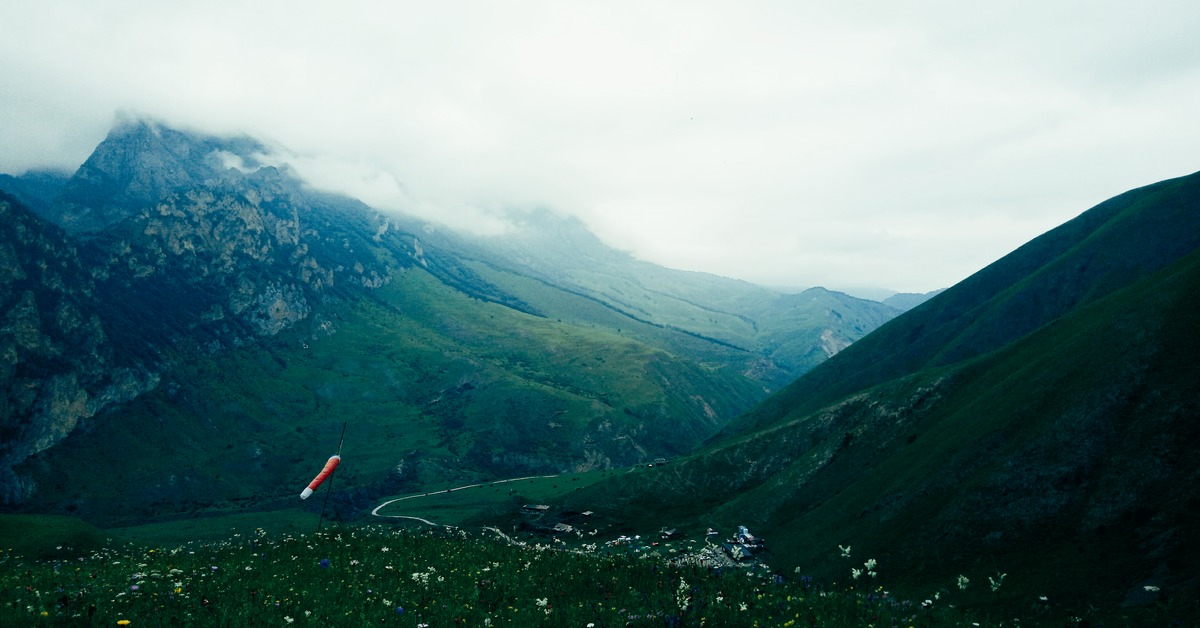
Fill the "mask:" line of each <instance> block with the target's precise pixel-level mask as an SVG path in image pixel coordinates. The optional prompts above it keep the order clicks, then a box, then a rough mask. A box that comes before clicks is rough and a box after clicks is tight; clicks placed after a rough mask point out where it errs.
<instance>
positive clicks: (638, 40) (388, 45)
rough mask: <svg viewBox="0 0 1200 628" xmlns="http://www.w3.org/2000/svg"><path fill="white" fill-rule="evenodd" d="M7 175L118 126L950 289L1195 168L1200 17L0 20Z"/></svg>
mask: <svg viewBox="0 0 1200 628" xmlns="http://www.w3.org/2000/svg"><path fill="white" fill-rule="evenodd" d="M0 21H3V23H4V24H6V25H13V27H12V28H10V29H8V30H9V32H8V33H7V34H6V36H5V37H4V38H3V40H2V41H0V138H3V142H2V145H3V150H0V172H7V173H10V174H21V173H22V172H24V171H25V170H27V169H29V168H45V167H52V168H60V169H74V167H75V166H77V165H78V164H79V163H81V162H82V161H83V159H85V158H86V157H87V155H88V153H89V152H90V150H91V148H92V147H93V146H95V145H96V144H97V143H98V142H99V141H100V140H102V139H103V138H104V136H105V133H106V132H107V130H108V128H109V127H110V126H111V124H112V122H113V118H114V115H116V114H117V112H121V111H127V112H134V113H135V114H138V115H148V116H151V117H154V118H157V119H161V120H163V121H165V122H166V123H168V124H171V125H172V126H175V127H182V128H191V129H195V130H198V131H203V132H206V133H216V134H221V135H227V134H230V133H248V134H250V135H252V136H254V137H256V138H260V139H262V140H263V141H264V142H266V143H268V144H271V145H272V147H273V149H274V148H278V147H287V150H288V151H290V154H289V156H288V160H289V161H290V162H291V163H293V165H294V166H295V168H296V169H297V170H298V171H300V172H302V173H303V174H304V176H305V177H307V178H308V180H309V181H310V182H312V183H313V184H315V185H319V186H322V187H325V188H329V189H332V190H336V191H340V192H346V193H349V194H351V195H352V196H354V197H356V198H361V199H363V200H364V201H365V202H367V203H369V204H371V205H373V206H376V207H378V208H380V209H385V210H402V211H404V212H407V213H409V214H415V215H418V216H422V217H424V218H426V219H429V220H435V221H438V222H443V223H447V224H450V225H452V226H455V227H464V226H467V227H471V228H474V229H478V230H482V231H486V232H492V233H495V232H503V231H504V230H505V229H506V228H508V226H509V225H508V224H507V222H506V221H505V214H506V212H508V211H510V210H511V209H512V208H525V209H528V208H535V207H543V208H551V209H553V210H555V211H558V212H562V213H566V214H569V215H572V216H576V217H579V218H580V219H582V220H583V221H584V223H585V224H587V226H588V227H589V228H590V229H591V230H592V231H594V232H595V233H597V234H598V235H599V236H600V237H601V238H602V239H603V240H604V241H605V242H606V243H607V244H609V245H611V246H613V247H616V248H619V249H621V250H626V251H630V252H632V253H633V254H635V255H636V256H638V257H639V258H642V259H645V260H648V261H652V262H655V263H658V264H661V265H665V266H668V267H673V268H680V269H686V270H700V271H706V272H712V273H716V274H720V275H724V276H730V277H735V278H740V279H745V280H749V281H753V282H756V283H760V284H764V285H771V286H802V287H809V286H814V285H824V286H826V287H830V288H835V289H836V288H848V287H851V286H868V287H870V286H878V287H881V288H886V289H890V290H895V291H900V292H927V291H930V290H933V289H937V288H943V287H947V286H949V285H952V284H953V283H956V282H957V281H959V280H960V279H962V278H964V277H966V276H967V275H969V274H970V273H972V272H974V271H975V270H978V269H979V268H982V267H983V266H984V265H985V264H987V263H989V262H990V261H992V260H994V259H996V258H998V257H1000V256H1001V255H1003V254H1004V253H1006V252H1007V251H1010V250H1012V249H1013V248H1015V247H1016V246H1017V245H1019V244H1020V243H1022V242H1024V241H1027V240H1028V239H1030V238H1031V237H1033V236H1035V235H1037V234H1038V233H1041V232H1043V231H1045V230H1047V229H1049V228H1051V227H1053V226H1054V225H1057V224H1059V223H1061V222H1063V221H1064V220H1066V219H1069V218H1071V217H1072V216H1073V215H1075V213H1077V212H1078V211H1079V208H1081V207H1088V206H1091V205H1093V204H1095V203H1097V202H1099V201H1101V200H1103V199H1105V198H1108V197H1110V196H1112V195H1114V194H1116V193H1119V192H1121V191H1123V190H1125V189H1129V188H1132V187H1135V186H1137V185H1141V184H1143V183H1144V182H1145V181H1155V180H1161V179H1165V178H1169V177H1174V176H1180V175H1183V174H1186V173H1188V172H1191V171H1192V170H1193V169H1194V167H1195V164H1196V163H1197V162H1200V148H1198V147H1200V141H1198V140H1200V122H1198V121H1197V118H1196V116H1195V115H1194V112H1195V111H1197V110H1200V80H1197V77H1198V76H1200V74H1198V73H1200V51H1198V48H1197V47H1196V46H1195V45H1194V37H1195V32H1196V31H1197V26H1200V5H1197V4H1196V3H1193V2H1182V1H1176V0H1151V1H1148V2H1142V3H1138V4H1137V5H1136V6H1133V5H1129V4H1128V3H1116V2H1101V3H1091V4H1089V5H1087V6H1086V10H1084V8H1081V7H1080V6H1078V5H1076V4H1075V3H1072V2H1067V1H1064V0H1055V1H1052V2H1036V3H1035V2H1031V1H1022V2H1009V3H1004V4H1003V5H996V6H977V5H964V4H961V3H953V2H941V1H933V2H923V3H920V4H918V5H915V6H903V7H901V6H895V7H893V6H888V5H882V6H881V5H879V4H878V3H856V2H851V3H838V4H837V5H833V6H829V5H820V4H814V3H763V4H754V5H744V4H741V3H722V2H687V3H683V2H667V3H654V4H653V5H651V6H647V5H645V4H644V3H632V2H617V3H605V4H604V5H595V6H588V5H579V4H569V5H567V4H560V3H546V4H543V3H536V2H517V3H505V4H504V5H496V4H493V3H487V2H465V3H454V4H451V5H415V4H404V5H392V4H387V3H378V2H367V1H355V2H347V3H339V4H338V5H336V6H334V5H330V4H328V3H319V2H311V1H307V2H289V3H282V2H263V3H254V4H252V5H246V4H245V3H235V2H232V1H228V0H217V1H213V2H205V3H199V4H189V5H186V6H177V5H169V4H167V5H164V4H160V3H151V2H144V1H140V0H103V1H100V2H79V1H66V2H56V3H49V4H48V3H19V2H11V3H5V5H4V6H3V7H0Z"/></svg>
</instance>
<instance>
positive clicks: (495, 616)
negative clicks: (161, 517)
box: [0, 526, 1028, 626]
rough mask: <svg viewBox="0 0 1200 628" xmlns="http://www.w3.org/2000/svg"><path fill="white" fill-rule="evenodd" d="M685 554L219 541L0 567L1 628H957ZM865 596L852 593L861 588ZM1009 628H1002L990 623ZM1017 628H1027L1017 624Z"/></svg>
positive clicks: (471, 537) (324, 536)
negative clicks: (941, 627) (257, 627)
mask: <svg viewBox="0 0 1200 628" xmlns="http://www.w3.org/2000/svg"><path fill="white" fill-rule="evenodd" d="M697 544H698V543H697V542H695V541H684V542H677V543H648V542H641V541H639V540H635V539H625V540H622V541H621V542H615V543H603V542H598V541H596V542H578V543H574V544H569V543H567V542H564V541H561V540H552V541H547V542H541V543H538V542H530V541H526V540H520V539H506V538H504V537H500V536H497V535H496V534H495V533H492V532H477V533H471V532H466V531H463V530H450V531H422V532H413V531H409V530H404V529H396V528H393V527H387V526H342V527H337V528H332V529H327V530H326V531H323V532H320V533H306V534H301V533H297V534H289V533H282V534H281V533H276V532H267V531H266V530H262V529H259V530H255V531H253V532H250V533H236V534H234V535H232V536H230V537H228V538H226V539H223V540H220V541H190V542H185V543H181V544H178V545H163V546H147V545H141V544H124V545H121V544H114V545H111V546H106V547H101V548H96V549H92V550H87V551H80V552H79V553H78V554H76V555H74V556H69V557H66V556H64V557H60V558H56V559H31V558H26V557H24V556H22V555H20V554H18V553H14V552H12V551H5V552H4V553H3V554H2V555H0V624H3V625H24V626H39V625H45V626H51V625H98V626H105V625H107V626H112V625H132V626H192V625H197V626H199V625H203V626H209V625H249V624H253V625H264V624H266V625H292V624H296V625H398V626H498V625H513V626H529V625H545V626H589V625H591V626H704V625H710V626H792V625H806V626H811V625H818V626H844V625H880V626H884V625H887V626H890V625H904V626H932V625H970V624H971V621H972V615H970V614H969V613H967V612H964V611H962V610H960V609H954V608H951V607H950V606H949V605H948V604H944V603H940V602H939V603H934V602H933V601H930V602H929V603H927V604H923V601H907V600H900V599H896V598H895V597H894V596H892V595H891V594H889V593H888V592H887V591H886V590H885V588H884V587H882V586H880V585H879V584H878V583H876V582H874V581H872V582H871V585H870V586H863V587H861V588H852V587H845V588H827V587H823V586H821V585H819V584H817V583H814V582H813V581H812V580H811V579H809V578H805V577H803V576H801V575H800V574H793V575H789V576H787V577H784V576H782V575H778V574H772V573H770V571H769V570H768V569H766V568H762V567H759V568H747V569H742V568H727V569H713V568H711V567H708V566H703V565H700V564H696V563H695V562H694V561H689V560H680V558H681V557H684V556H688V555H689V554H688V552H689V551H690V550H691V549H692V548H695V547H696V546H697ZM863 584H864V585H865V582H864V583H863ZM988 625H1006V622H1003V621H1000V622H990V621H989V622H988ZM1022 625H1028V624H1022Z"/></svg>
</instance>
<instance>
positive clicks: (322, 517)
mask: <svg viewBox="0 0 1200 628" xmlns="http://www.w3.org/2000/svg"><path fill="white" fill-rule="evenodd" d="M345 440H346V421H343V422H342V435H341V437H339V438H338V450H337V454H336V456H337V459H338V460H341V459H342V443H343V442H344V441H345ZM334 467H335V468H336V467H337V465H334ZM332 492H333V471H332V470H330V473H329V488H328V489H326V490H325V501H324V502H322V503H321V517H320V518H319V519H317V532H320V531H321V524H322V523H324V522H325V507H326V506H328V505H329V494H330V493H332Z"/></svg>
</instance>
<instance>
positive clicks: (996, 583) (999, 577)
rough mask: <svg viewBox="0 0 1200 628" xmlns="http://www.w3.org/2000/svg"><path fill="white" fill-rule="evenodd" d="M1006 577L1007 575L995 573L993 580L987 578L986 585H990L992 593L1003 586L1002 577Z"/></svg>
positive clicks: (989, 577)
mask: <svg viewBox="0 0 1200 628" xmlns="http://www.w3.org/2000/svg"><path fill="white" fill-rule="evenodd" d="M1007 575H1008V574H1006V573H999V572H997V573H996V577H995V578H992V577H991V576H988V584H991V585H992V591H995V590H997V589H999V588H1000V585H1002V584H1004V576H1007Z"/></svg>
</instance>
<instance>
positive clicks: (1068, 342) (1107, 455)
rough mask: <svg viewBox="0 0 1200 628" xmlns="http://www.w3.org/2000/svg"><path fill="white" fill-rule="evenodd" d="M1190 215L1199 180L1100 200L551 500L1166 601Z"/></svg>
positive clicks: (1191, 290) (923, 569) (1174, 526)
mask: <svg viewBox="0 0 1200 628" xmlns="http://www.w3.org/2000/svg"><path fill="white" fill-rule="evenodd" d="M1198 217H1200V174H1194V175H1190V176H1188V177H1183V178H1180V179H1173V180H1169V181H1165V182H1160V183H1157V184H1153V185H1151V186H1146V187H1144V188H1139V189H1138V190H1133V191H1131V192H1129V193H1126V194H1124V195H1121V196H1118V197H1116V198H1115V199H1113V200H1110V201H1107V202H1105V203H1102V204H1100V205H1098V206H1097V207H1096V208H1093V209H1092V210H1089V211H1088V212H1085V213H1084V214H1082V215H1080V217H1078V218H1076V219H1075V220H1073V221H1070V222H1068V223H1067V224H1065V225H1063V226H1062V227H1059V228H1057V229H1055V230H1051V231H1050V232H1048V233H1047V234H1044V235H1043V236H1040V237H1039V238H1036V239H1035V240H1034V241H1032V242H1031V243H1030V244H1028V245H1026V246H1024V247H1020V248H1018V249H1017V250H1016V251H1014V252H1013V253H1011V254H1010V255H1008V256H1005V257H1004V258H1002V259H1001V260H999V261H997V262H996V263H995V264H993V265H991V266H989V267H988V268H985V269H984V270H982V271H980V273H978V274H977V275H975V276H973V277H971V278H968V279H967V280H965V281H964V282H962V283H960V284H958V285H956V286H954V287H952V288H950V289H948V290H946V291H945V292H943V293H942V294H940V295H938V296H937V297H935V298H933V299H930V300H929V301H928V302H926V303H925V304H923V305H920V306H918V307H916V308H914V309H913V310H910V311H909V312H907V313H905V314H903V315H901V316H899V317H897V318H896V319H894V320H892V321H890V322H888V323H886V324H884V325H882V326H881V327H879V328H878V329H876V330H875V331H874V332H872V333H871V334H870V335H868V336H867V337H866V338H865V339H863V340H862V341H860V342H858V343H855V344H854V345H852V346H851V347H850V348H848V349H846V350H845V351H843V352H841V353H839V354H838V355H837V356H834V357H833V358H831V359H830V360H828V361H827V362H825V363H823V364H822V365H820V366H818V367H816V368H814V369H813V370H812V371H810V372H809V373H807V374H805V375H803V376H801V377H800V378H799V379H798V380H797V381H796V382H795V383H793V384H792V385H790V386H789V387H787V388H785V389H784V390H782V391H780V392H779V393H777V394H775V395H773V396H771V397H769V398H768V399H767V400H765V401H763V402H761V403H760V404H759V405H757V406H756V407H755V408H754V409H753V410H752V411H751V412H749V413H747V414H745V415H742V416H741V417H740V418H739V419H737V420H735V421H734V422H732V423H731V424H730V425H729V426H727V428H726V429H725V430H723V431H722V432H721V433H719V434H717V435H715V436H714V437H713V438H711V439H710V440H709V441H708V442H707V443H706V445H705V446H704V447H702V448H701V449H700V450H698V452H697V453H695V454H693V455H692V456H689V457H687V458H684V459H681V460H677V461H674V462H672V465H671V466H672V468H671V469H670V470H669V471H663V472H661V473H662V474H663V475H664V476H665V477H664V479H663V480H660V481H658V482H655V483H654V484H653V485H652V486H651V485H644V486H643V485H639V484H638V483H636V482H634V481H622V480H621V479H610V480H606V481H605V482H601V483H598V484H596V485H594V486H592V487H589V488H588V489H586V490H585V491H583V492H582V493H580V494H578V495H573V496H570V497H569V498H567V499H566V500H565V506H564V507H566V508H576V509H578V508H582V507H585V506H584V505H585V504H589V503H591V504H595V503H611V504H612V507H613V509H614V510H617V511H619V512H640V513H642V515H640V516H639V517H631V518H633V519H635V520H636V521H637V522H638V524H639V525H642V526H646V527H649V526H653V525H667V526H675V525H684V524H685V523H686V524H687V525H691V526H693V527H701V526H712V527H718V528H726V529H727V528H729V527H731V526H732V525H734V524H739V523H744V524H748V525H751V526H752V527H753V528H754V529H755V530H756V531H757V532H758V533H759V534H760V535H762V536H763V537H765V538H767V539H769V540H770V545H771V547H772V549H773V550H774V551H773V554H772V558H771V560H772V562H773V563H774V562H775V561H781V562H780V564H778V565H777V566H778V567H781V568H783V569H788V568H790V567H792V566H803V568H804V569H806V570H811V571H812V572H813V573H814V574H815V575H819V576H822V577H825V578H830V579H834V578H839V577H841V578H844V577H846V574H845V573H840V574H839V571H838V570H840V569H841V565H842V564H844V561H838V560H837V559H836V557H835V555H836V552H837V549H836V548H837V547H838V546H854V547H855V548H858V551H865V552H866V554H865V555H867V556H869V557H873V558H878V559H879V563H880V564H885V565H886V564H891V565H895V566H896V567H895V568H896V570H897V571H893V572H891V573H892V574H894V576H892V578H893V579H892V580H891V581H892V582H895V583H897V584H899V585H903V586H906V587H915V588H917V589H918V590H919V589H921V588H925V589H926V590H928V588H929V587H934V588H936V587H939V586H941V587H946V588H950V587H952V586H953V583H954V581H955V578H956V576H958V575H963V574H966V575H967V576H969V579H970V580H972V581H979V579H980V578H983V577H993V578H994V577H995V574H997V573H1007V574H1009V580H1008V581H1007V583H1008V584H1006V585H1005V586H1006V587H1008V589H1007V590H1001V592H1000V593H999V594H998V595H997V596H994V599H1008V600H1009V601H1010V602H1011V603H1019V600H1021V599H1025V600H1034V599H1036V598H1037V596H1047V595H1048V596H1049V598H1050V599H1052V600H1056V601H1062V602H1069V603H1071V604H1084V603H1086V601H1088V600H1095V599H1097V598H1100V599H1107V600H1110V601H1112V600H1115V601H1120V600H1128V601H1132V602H1137V603H1146V602H1150V601H1152V599H1150V598H1152V596H1149V597H1148V596H1147V595H1146V589H1145V587H1147V586H1149V587H1160V588H1161V589H1162V591H1164V592H1167V591H1169V592H1170V593H1169V594H1171V595H1181V596H1185V598H1184V599H1187V598H1186V596H1188V595H1190V593H1189V592H1192V591H1194V587H1195V586H1196V584H1197V583H1198V582H1200V579H1197V577H1196V575H1195V571H1194V569H1193V568H1192V567H1191V566H1190V565H1189V564H1188V562H1187V560H1186V559H1183V558H1182V557H1183V556H1191V555H1195V554H1196V551H1197V549H1200V548H1197V546H1196V544H1195V542H1194V541H1193V540H1192V539H1195V538H1198V533H1200V530H1197V528H1196V524H1195V521H1196V518H1195V516H1194V515H1195V513H1196V505H1197V504H1200V494H1197V492H1196V490H1195V488H1194V487H1195V486H1197V484H1196V480H1197V479H1200V465H1198V464H1197V463H1196V462H1195V461H1194V460H1193V459H1192V457H1190V456H1189V455H1188V454H1187V448H1188V447H1189V445H1188V444H1189V443H1191V442H1194V439H1195V438H1196V436H1197V432H1196V429H1197V427H1196V426H1197V425H1200V422H1198V421H1197V420H1196V418H1197V417H1198V416H1200V405H1198V404H1197V401H1196V400H1197V399H1200V384H1198V382H1200V365H1198V364H1197V362H1196V360H1195V359H1194V356H1195V355H1196V354H1197V352H1198V351H1200V331H1197V330H1200V321H1198V320H1197V317H1198V316H1200V313H1198V312H1197V311H1196V309H1195V307H1194V304H1195V303H1196V298H1197V295H1200V229H1197V228H1196V221H1197V219H1198ZM1084 262H1086V264H1085V263H1084ZM1068 279H1075V282H1072V281H1068ZM1026 303H1032V304H1034V305H1033V306H1030V307H1031V312H1030V313H1029V315H1028V316H1024V317H1017V318H1015V320H1014V317H1013V316H1012V312H1013V311H1014V308H1019V307H1020V306H1021V305H1022V304H1026ZM665 478H671V479H670V480H667V479H665ZM861 555H863V554H857V553H856V556H861ZM815 566H819V567H815ZM1056 574H1072V575H1071V576H1069V577H1066V578H1062V577H1056ZM1084 574H1087V575H1086V577H1083V576H1084ZM1098 574H1100V575H1098ZM939 583H940V584H939ZM1164 594H1167V593H1164ZM976 598H977V599H978V600H979V601H981V602H982V603H987V602H986V598H983V597H981V596H976ZM1192 599H1194V598H1192Z"/></svg>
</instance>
